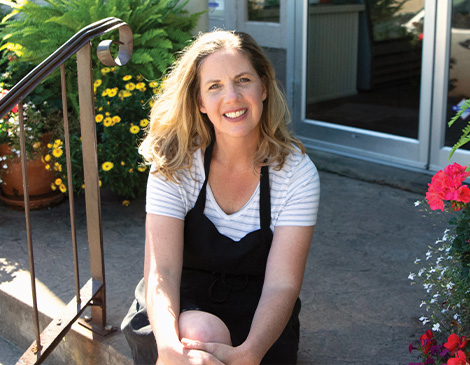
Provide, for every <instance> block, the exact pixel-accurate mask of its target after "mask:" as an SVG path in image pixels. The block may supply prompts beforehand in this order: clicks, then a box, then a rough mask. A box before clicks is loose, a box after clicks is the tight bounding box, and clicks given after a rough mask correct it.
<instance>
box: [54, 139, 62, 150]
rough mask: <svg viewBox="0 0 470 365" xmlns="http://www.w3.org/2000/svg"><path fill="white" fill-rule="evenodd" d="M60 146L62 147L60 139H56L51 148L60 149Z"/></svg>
mask: <svg viewBox="0 0 470 365" xmlns="http://www.w3.org/2000/svg"><path fill="white" fill-rule="evenodd" d="M62 145H63V143H62V141H61V140H60V139H56V140H55V141H54V146H53V147H54V148H57V147H60V146H62Z"/></svg>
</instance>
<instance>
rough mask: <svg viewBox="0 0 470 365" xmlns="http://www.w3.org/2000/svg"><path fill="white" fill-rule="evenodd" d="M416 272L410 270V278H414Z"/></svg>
mask: <svg viewBox="0 0 470 365" xmlns="http://www.w3.org/2000/svg"><path fill="white" fill-rule="evenodd" d="M415 276H416V274H415V273H414V272H410V275H408V279H410V280H414V278H415Z"/></svg>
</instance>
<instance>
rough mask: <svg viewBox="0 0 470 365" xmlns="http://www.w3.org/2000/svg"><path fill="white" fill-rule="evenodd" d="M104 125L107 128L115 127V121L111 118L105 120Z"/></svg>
mask: <svg viewBox="0 0 470 365" xmlns="http://www.w3.org/2000/svg"><path fill="white" fill-rule="evenodd" d="M103 125H104V126H105V127H111V126H112V125H113V120H112V119H111V118H110V117H106V118H104V122H103Z"/></svg>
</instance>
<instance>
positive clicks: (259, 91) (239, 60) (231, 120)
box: [199, 49, 267, 141]
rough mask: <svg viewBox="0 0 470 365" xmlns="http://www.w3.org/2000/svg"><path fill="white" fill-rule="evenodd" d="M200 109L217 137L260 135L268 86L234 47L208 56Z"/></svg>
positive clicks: (200, 95) (204, 68) (205, 61)
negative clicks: (260, 123) (212, 126)
mask: <svg viewBox="0 0 470 365" xmlns="http://www.w3.org/2000/svg"><path fill="white" fill-rule="evenodd" d="M199 79H200V88H199V110H200V111H201V113H204V114H207V116H208V118H209V120H210V121H211V122H212V124H213V125H214V130H215V133H216V136H217V139H218V140H219V141H220V140H221V138H258V135H259V129H258V124H259V121H260V119H261V114H262V113H263V101H264V100H265V99H266V96H267V93H266V87H265V86H264V84H263V83H262V81H261V79H260V77H259V76H258V74H257V73H256V71H255V69H254V68H253V66H252V64H251V62H250V61H249V59H248V58H247V57H246V56H245V55H244V54H243V53H241V52H240V51H238V50H235V49H228V50H221V51H217V52H215V53H213V54H211V55H210V56H207V57H206V59H205V60H204V61H203V63H202V65H201V68H200V71H199Z"/></svg>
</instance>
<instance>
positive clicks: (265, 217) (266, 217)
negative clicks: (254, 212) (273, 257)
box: [194, 141, 271, 230]
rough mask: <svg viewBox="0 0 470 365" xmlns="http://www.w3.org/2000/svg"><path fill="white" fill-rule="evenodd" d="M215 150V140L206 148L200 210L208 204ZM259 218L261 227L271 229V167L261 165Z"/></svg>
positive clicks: (197, 202) (196, 205)
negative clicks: (209, 183) (210, 172)
mask: <svg viewBox="0 0 470 365" xmlns="http://www.w3.org/2000/svg"><path fill="white" fill-rule="evenodd" d="M213 150H214V141H212V142H211V144H210V145H209V146H208V147H207V148H206V151H205V153H204V173H205V179H204V183H203V184H202V187H201V191H200V193H199V196H198V197H197V201H196V204H195V205H194V207H195V208H196V209H198V210H200V211H202V212H203V211H204V208H205V206H206V187H207V181H208V180H209V169H210V165H211V160H212V151H213ZM259 218H260V228H261V229H262V230H264V229H268V230H270V229H271V227H270V226H271V191H270V187H269V168H268V166H262V167H261V178H260V202H259Z"/></svg>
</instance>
